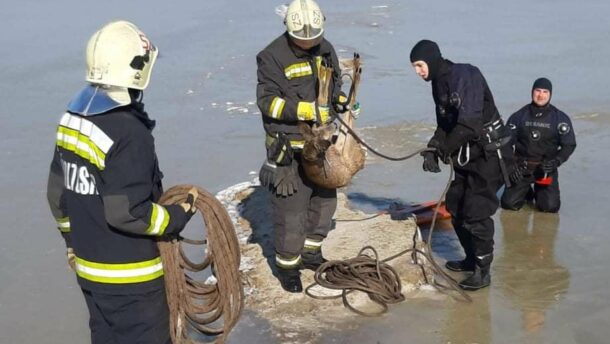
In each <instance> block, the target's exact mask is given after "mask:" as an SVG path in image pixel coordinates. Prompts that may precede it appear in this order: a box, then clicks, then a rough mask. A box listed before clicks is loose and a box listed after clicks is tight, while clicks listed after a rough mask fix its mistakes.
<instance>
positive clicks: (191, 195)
mask: <svg viewBox="0 0 610 344" xmlns="http://www.w3.org/2000/svg"><path fill="white" fill-rule="evenodd" d="M198 196H199V193H198V192H197V188H195V187H193V188H192V189H190V190H189V192H188V195H187V196H186V201H185V202H183V203H180V204H179V205H170V206H168V208H169V207H177V208H179V210H177V211H175V212H172V214H173V216H171V217H170V221H171V222H172V225H173V226H172V230H171V231H169V232H165V235H166V236H170V237H172V236H177V235H178V234H180V232H182V230H183V229H184V227H186V224H187V223H188V222H189V221H190V220H191V218H192V217H193V215H194V214H195V213H196V212H197V207H196V204H195V203H196V202H197V197H198Z"/></svg>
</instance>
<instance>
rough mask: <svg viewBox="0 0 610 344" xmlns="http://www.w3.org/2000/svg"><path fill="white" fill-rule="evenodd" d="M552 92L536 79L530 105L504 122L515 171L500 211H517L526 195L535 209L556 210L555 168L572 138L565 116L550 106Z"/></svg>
mask: <svg viewBox="0 0 610 344" xmlns="http://www.w3.org/2000/svg"><path fill="white" fill-rule="evenodd" d="M552 92H553V85H552V84H551V81H550V80H549V79H547V78H539V79H537V80H536V81H535V82H534V85H533V86H532V102H531V103H530V104H528V105H525V106H524V107H522V108H521V109H520V110H519V111H517V112H515V113H514V114H512V116H510V118H509V119H508V126H509V127H510V128H511V129H512V133H513V136H514V141H515V159H516V162H517V166H518V167H519V168H518V169H516V170H515V171H514V172H513V173H512V174H511V180H512V182H513V185H512V187H510V188H506V189H505V190H504V194H503V195H502V200H501V203H502V208H504V209H510V210H519V209H521V207H522V206H523V204H524V203H525V201H526V199H527V198H528V196H529V197H531V198H533V199H534V200H535V202H536V208H538V210H540V211H543V212H550V213H556V212H558V211H559V208H560V206H561V201H560V198H559V173H558V172H557V168H558V167H559V166H560V165H561V164H563V163H564V162H566V161H567V160H568V158H569V157H570V155H572V153H573V152H574V149H576V137H575V136H574V130H573V129H572V122H571V121H570V118H569V117H568V115H566V114H565V113H564V112H563V111H561V110H559V109H557V108H556V107H554V106H553V105H552V104H551V96H552ZM532 184H534V188H533V189H532V187H531V185H532Z"/></svg>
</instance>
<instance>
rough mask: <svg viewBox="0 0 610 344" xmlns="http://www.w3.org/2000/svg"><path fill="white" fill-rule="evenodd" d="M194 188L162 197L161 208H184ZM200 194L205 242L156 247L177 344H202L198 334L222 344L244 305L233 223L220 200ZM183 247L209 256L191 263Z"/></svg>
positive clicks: (176, 188) (166, 243)
mask: <svg viewBox="0 0 610 344" xmlns="http://www.w3.org/2000/svg"><path fill="white" fill-rule="evenodd" d="M192 188H193V185H177V186H174V187H172V188H170V189H169V190H167V191H166V192H165V193H163V195H162V196H161V199H160V201H159V203H160V204H163V205H170V204H180V203H183V202H185V201H186V198H187V195H188V191H189V190H190V189H192ZM197 192H198V193H199V196H198V198H197V201H196V202H195V207H196V208H197V210H199V213H200V214H201V216H202V218H203V221H204V223H205V228H204V230H206V231H207V233H206V234H207V238H204V239H203V240H195V239H189V238H184V237H179V238H175V239H173V240H171V241H159V242H158V246H159V251H160V252H161V259H162V261H163V269H164V271H165V287H166V291H167V301H168V305H169V310H170V333H171V338H172V342H173V343H174V344H187V343H189V344H190V343H202V342H199V341H197V339H195V338H193V336H195V335H203V336H217V337H216V338H215V342H216V343H224V341H225V340H226V338H227V336H228V335H229V332H230V331H231V329H232V328H233V327H234V326H235V324H236V323H237V320H238V319H239V316H240V315H241V311H242V309H243V306H244V293H243V289H242V284H241V276H240V272H239V263H240V251H239V243H238V241H237V235H236V234H235V229H234V228H233V222H232V221H231V218H230V216H229V214H228V213H227V211H226V209H225V208H224V206H223V205H222V204H221V203H220V202H219V201H218V200H217V199H216V197H214V196H213V195H212V194H210V193H208V192H207V191H206V190H204V189H201V188H199V187H197ZM184 244H189V245H194V246H196V247H197V246H204V247H201V248H198V250H199V251H198V253H199V252H201V251H203V253H204V254H205V257H204V258H203V260H202V261H200V262H196V261H193V260H191V259H190V258H189V257H188V256H187V254H186V253H185V250H184V247H183V245H184ZM189 251H190V250H189ZM207 268H210V269H209V270H206V269H207ZM204 270H205V271H204ZM208 272H211V274H212V275H213V276H214V277H215V278H216V282H215V283H214V282H213V281H212V282H206V281H209V279H208V276H209V273H208Z"/></svg>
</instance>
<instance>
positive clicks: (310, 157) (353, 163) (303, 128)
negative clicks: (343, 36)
mask: <svg viewBox="0 0 610 344" xmlns="http://www.w3.org/2000/svg"><path fill="white" fill-rule="evenodd" d="M341 63H342V65H343V69H344V72H345V71H346V70H349V71H351V78H350V79H351V81H352V88H353V95H352V99H351V102H350V106H351V107H353V105H354V103H355V98H356V90H357V87H358V84H359V83H360V73H361V71H362V69H361V68H360V57H359V56H358V54H354V58H353V59H350V60H347V61H345V60H343V61H341ZM332 72H333V70H332V68H328V67H324V66H322V67H320V70H319V73H318V74H319V79H318V81H319V83H318V84H319V92H318V103H319V104H326V105H330V102H329V99H328V95H329V93H330V92H329V87H330V80H331V78H332ZM340 116H342V119H343V121H344V122H345V124H346V125H347V126H349V127H350V128H353V127H354V116H353V114H352V113H351V111H348V112H346V113H344V114H341V115H340ZM299 130H300V132H301V134H302V135H303V138H304V140H305V144H304V146H303V153H302V156H301V164H302V166H303V170H304V171H305V174H306V175H307V177H308V178H309V179H310V180H311V181H312V182H314V183H315V184H316V185H319V186H322V187H325V188H329V189H335V188H339V187H343V186H346V185H347V184H349V182H350V181H351V180H352V177H353V176H354V175H355V174H356V172H358V171H359V170H361V169H362V168H363V167H364V160H365V158H366V154H365V151H364V149H362V147H361V146H360V144H359V143H358V142H357V141H356V139H355V138H354V137H353V136H352V135H351V134H350V133H349V132H348V130H347V128H345V127H344V126H343V125H341V126H340V127H339V130H338V134H337V135H334V133H335V131H336V127H335V124H332V123H331V124H326V125H321V126H318V125H317V124H314V125H313V126H309V125H308V124H306V123H299Z"/></svg>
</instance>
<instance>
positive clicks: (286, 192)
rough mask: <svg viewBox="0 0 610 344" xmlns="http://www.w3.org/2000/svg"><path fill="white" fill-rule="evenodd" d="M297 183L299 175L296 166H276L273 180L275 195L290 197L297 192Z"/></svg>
mask: <svg viewBox="0 0 610 344" xmlns="http://www.w3.org/2000/svg"><path fill="white" fill-rule="evenodd" d="M298 182H299V173H298V166H297V165H296V164H293V165H291V166H277V168H276V172H275V180H274V182H273V186H274V187H275V194H276V195H278V196H284V197H287V196H291V195H292V194H294V193H296V192H297V185H298Z"/></svg>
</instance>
